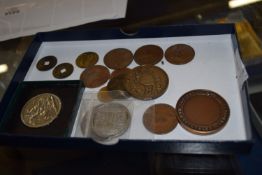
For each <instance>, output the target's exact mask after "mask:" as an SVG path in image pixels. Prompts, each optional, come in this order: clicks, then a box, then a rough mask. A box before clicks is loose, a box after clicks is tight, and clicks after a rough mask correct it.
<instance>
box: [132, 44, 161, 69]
mask: <svg viewBox="0 0 262 175" xmlns="http://www.w3.org/2000/svg"><path fill="white" fill-rule="evenodd" d="M163 54H164V52H163V50H162V48H161V47H159V46H156V45H145V46H142V47H140V48H138V49H137V50H136V52H135V55H134V60H135V62H136V63H137V64H139V65H146V64H150V65H155V64H157V63H158V62H160V61H161V60H162V58H163Z"/></svg>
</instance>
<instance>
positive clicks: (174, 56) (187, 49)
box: [165, 44, 195, 64]
mask: <svg viewBox="0 0 262 175" xmlns="http://www.w3.org/2000/svg"><path fill="white" fill-rule="evenodd" d="M194 56H195V51H194V49H193V48H192V47H191V46H189V45H186V44H175V45H173V46H170V47H169V48H167V50H166V52H165V57H166V60H167V61H168V62H170V63H172V64H186V63H188V62H190V61H191V60H193V58H194Z"/></svg>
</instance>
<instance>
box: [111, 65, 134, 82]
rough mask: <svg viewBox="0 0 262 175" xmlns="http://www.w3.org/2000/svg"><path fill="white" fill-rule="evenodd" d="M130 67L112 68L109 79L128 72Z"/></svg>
mask: <svg viewBox="0 0 262 175" xmlns="http://www.w3.org/2000/svg"><path fill="white" fill-rule="evenodd" d="M130 71H131V69H129V68H127V67H125V68H123V69H117V70H114V71H113V72H112V73H111V75H110V79H112V78H114V77H117V76H118V75H122V74H128V72H130Z"/></svg>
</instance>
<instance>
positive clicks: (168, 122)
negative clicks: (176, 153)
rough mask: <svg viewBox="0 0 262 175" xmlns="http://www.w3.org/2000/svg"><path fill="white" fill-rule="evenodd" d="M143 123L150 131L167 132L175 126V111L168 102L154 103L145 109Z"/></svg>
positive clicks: (156, 132)
mask: <svg viewBox="0 0 262 175" xmlns="http://www.w3.org/2000/svg"><path fill="white" fill-rule="evenodd" d="M143 123H144V126H145V127H146V129H147V130H149V131H150V132H152V133H155V134H167V133H169V132H170V131H172V130H173V129H174V128H175V127H176V126H177V123H178V121H177V112H176V110H175V109H174V108H173V107H172V106H170V105H168V104H155V105H152V106H150V107H149V108H148V109H147V110H146V111H145V113H144V115H143Z"/></svg>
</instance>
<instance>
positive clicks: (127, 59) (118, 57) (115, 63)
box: [104, 48, 133, 69]
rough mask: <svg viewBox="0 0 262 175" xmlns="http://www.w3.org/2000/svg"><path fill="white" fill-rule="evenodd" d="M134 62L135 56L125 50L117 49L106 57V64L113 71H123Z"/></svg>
mask: <svg viewBox="0 0 262 175" xmlns="http://www.w3.org/2000/svg"><path fill="white" fill-rule="evenodd" d="M132 61H133V54H132V52H131V51H130V50H128V49H125V48H117V49H113V50H111V51H109V52H108V53H107V54H106V55H105V57H104V63H105V65H106V66H107V67H109V68H111V69H122V68H125V67H127V66H128V65H129V64H130V63H131V62H132Z"/></svg>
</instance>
